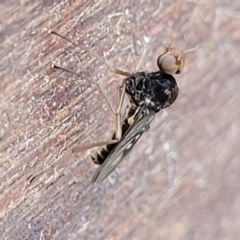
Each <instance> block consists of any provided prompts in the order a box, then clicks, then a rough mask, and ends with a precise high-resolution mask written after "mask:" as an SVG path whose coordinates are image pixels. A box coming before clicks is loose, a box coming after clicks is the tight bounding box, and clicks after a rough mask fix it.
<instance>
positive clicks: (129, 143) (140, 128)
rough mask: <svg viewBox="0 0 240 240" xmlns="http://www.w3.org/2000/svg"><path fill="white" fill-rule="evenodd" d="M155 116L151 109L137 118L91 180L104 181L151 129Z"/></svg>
mask: <svg viewBox="0 0 240 240" xmlns="http://www.w3.org/2000/svg"><path fill="white" fill-rule="evenodd" d="M154 116H155V112H153V111H151V112H149V113H148V114H147V115H146V116H144V117H140V118H139V119H138V118H137V119H136V121H135V122H134V124H133V125H132V126H131V127H130V128H129V130H128V131H127V132H126V134H125V135H124V136H123V138H122V139H121V140H120V142H119V143H118V144H117V145H116V146H115V148H114V149H113V150H112V152H111V153H110V154H109V156H108V157H107V159H106V160H105V161H104V163H103V164H102V165H101V166H100V167H99V168H98V169H97V170H96V172H95V173H94V175H93V177H92V180H91V182H92V183H94V182H101V181H103V180H104V179H105V178H107V177H108V176H109V175H110V174H111V173H112V172H113V171H114V169H115V168H116V167H117V166H118V164H119V163H120V162H121V161H122V160H123V158H124V157H125V156H126V155H127V154H128V153H129V152H130V151H131V149H132V148H133V146H134V145H135V144H136V142H137V141H138V139H139V138H140V137H141V136H142V134H143V133H144V132H145V131H147V130H148V129H149V126H150V123H151V121H152V120H153V118H154Z"/></svg>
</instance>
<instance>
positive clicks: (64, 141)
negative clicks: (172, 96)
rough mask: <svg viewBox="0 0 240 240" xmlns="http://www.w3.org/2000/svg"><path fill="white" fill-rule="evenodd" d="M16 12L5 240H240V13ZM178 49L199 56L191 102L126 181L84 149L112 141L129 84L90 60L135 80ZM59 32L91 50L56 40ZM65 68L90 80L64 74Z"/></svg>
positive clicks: (183, 100)
mask: <svg viewBox="0 0 240 240" xmlns="http://www.w3.org/2000/svg"><path fill="white" fill-rule="evenodd" d="M95 2H96V3H93V1H87V0H84V1H29V0H25V1H21V2H20V3H19V2H17V1H2V2H1V3H0V22H1V30H0V39H1V47H0V74H1V81H0V113H1V120H0V182H1V185H0V192H1V195H0V219H1V220H0V236H1V239H14V240H18V239H19V240H20V239H21V240H22V239H30V240H35V239H37V240H39V239H41V240H43V239H44V240H47V239H58V240H59V239H63V240H66V239H70V240H75V239H76V240H77V239H140V240H141V239H143V240H145V239H149V240H150V239H151V240H152V239H156V240H159V239H174V240H175V239H218V240H219V239H238V238H239V235H240V231H239V226H240V215H239V214H238V213H239V208H240V195H239V182H240V174H239V172H240V164H239V142H240V139H239V136H240V124H239V119H240V110H239V107H238V106H239V104H240V95H239V89H240V81H239V67H240V66H239V60H238V52H237V51H236V49H239V38H240V32H239V27H238V26H239V24H238V23H239V15H240V12H239V11H240V10H239V9H240V4H239V2H237V1H230V2H228V5H227V6H225V5H224V4H223V3H222V2H221V1H220V0H217V1H212V0H211V1H192V2H190V1H185V2H182V1H156V0H150V1H143V0H140V1H137V2H135V3H133V1H122V0H118V1H111V0H110V1H95ZM131 26H132V27H133V28H134V29H136V31H137V32H138V34H139V35H140V36H141V37H142V38H143V39H144V40H145V41H146V43H147V53H146V55H145V57H144V59H143V63H142V69H141V70H145V71H154V70H157V65H156V59H157V56H158V55H159V54H160V53H161V52H162V51H163V49H164V47H165V46H166V45H167V44H168V43H171V44H172V45H173V46H176V47H177V48H179V49H180V50H185V49H188V48H192V47H195V46H198V45H201V48H199V49H197V50H196V51H195V52H192V53H189V54H188V55H186V67H185V69H184V70H183V72H182V73H181V74H180V75H176V76H175V77H176V80H177V81H178V83H179V88H180V95H179V97H178V99H177V101H176V102H175V103H174V104H173V106H171V107H170V109H169V110H168V111H167V112H168V114H165V113H164V112H162V113H159V114H158V115H157V116H156V118H155V119H154V121H153V123H152V125H151V128H150V130H149V131H148V132H147V133H146V134H144V135H143V136H142V139H141V140H140V141H139V143H137V145H136V146H135V148H134V149H133V150H132V152H131V154H130V155H129V156H128V157H127V158H126V159H125V160H124V161H123V162H122V163H121V165H120V166H119V168H118V169H117V171H116V172H115V173H114V174H113V176H112V177H110V178H108V179H107V180H105V181H104V182H103V183H101V184H98V185H92V186H88V184H89V182H90V179H91V176H92V173H93V171H94V170H95V169H96V166H94V164H93V163H92V162H91V160H90V154H91V152H90V151H85V152H82V153H78V154H72V153H71V149H72V148H73V147H75V146H78V145H81V144H87V143H90V142H94V141H105V140H108V138H109V137H111V135H112V132H113V130H114V124H113V116H112V114H111V112H110V110H109V109H108V107H107V104H106V102H105V101H104V98H103V97H102V96H101V94H100V93H99V92H98V90H97V88H96V86H93V85H91V84H89V83H88V82H86V81H84V80H83V79H84V77H87V78H89V79H92V80H96V81H99V82H101V84H102V85H103V87H104V88H105V91H106V93H107V95H108V96H109V99H110V100H111V102H112V103H113V105H114V100H115V93H116V88H117V86H118V85H119V84H120V83H121V77H119V76H116V75H115V74H113V73H111V72H110V71H109V69H107V68H106V66H104V65H103V64H102V63H101V62H99V61H97V60H96V59H94V58H93V57H91V56H90V55H89V54H87V53H84V52H83V51H81V49H80V47H81V45H82V46H86V47H89V48H90V49H91V50H92V51H94V52H96V53H97V54H98V55H100V56H102V57H103V58H104V57H105V58H106V59H107V61H108V62H109V64H111V65H112V66H114V67H116V68H120V69H122V70H125V71H133V69H134V66H136V65H137V55H139V54H140V51H141V50H142V46H141V45H140V44H139V40H138V39H137V38H136V36H134V34H132V33H131ZM49 30H55V31H58V32H59V33H61V34H63V35H66V36H68V37H70V38H71V39H72V40H73V41H79V45H78V46H74V45H71V44H70V43H68V42H66V41H64V40H63V39H60V38H58V37H56V36H52V35H50V34H49V32H48V31H49ZM53 64H58V65H61V66H64V67H69V68H70V69H72V70H74V71H76V72H77V73H79V74H80V76H82V78H77V77H76V76H72V75H71V74H68V73H62V72H59V71H55V70H54V69H52V68H51V66H52V65H53Z"/></svg>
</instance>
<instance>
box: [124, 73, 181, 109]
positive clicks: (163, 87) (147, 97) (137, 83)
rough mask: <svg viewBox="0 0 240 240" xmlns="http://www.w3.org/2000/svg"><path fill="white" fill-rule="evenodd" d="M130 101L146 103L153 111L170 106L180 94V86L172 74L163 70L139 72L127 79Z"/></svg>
mask: <svg viewBox="0 0 240 240" xmlns="http://www.w3.org/2000/svg"><path fill="white" fill-rule="evenodd" d="M125 81H126V93H127V94H128V96H129V98H130V102H131V103H133V104H135V105H136V106H139V105H141V104H144V105H145V106H147V107H149V108H151V109H152V110H153V111H155V112H158V111H159V110H160V109H163V108H166V107H169V106H170V105H171V104H172V103H173V102H174V101H175V100H176V99H177V96H178V86H177V83H176V80H175V78H174V77H173V76H172V75H168V74H165V73H163V72H160V71H157V72H151V73H146V72H137V73H134V74H132V76H131V77H128V78H126V79H125Z"/></svg>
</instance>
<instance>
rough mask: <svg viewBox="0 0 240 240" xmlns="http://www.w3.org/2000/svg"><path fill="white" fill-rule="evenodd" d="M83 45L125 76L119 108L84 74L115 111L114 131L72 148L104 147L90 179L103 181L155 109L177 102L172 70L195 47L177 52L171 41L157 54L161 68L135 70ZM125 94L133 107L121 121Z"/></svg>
mask: <svg viewBox="0 0 240 240" xmlns="http://www.w3.org/2000/svg"><path fill="white" fill-rule="evenodd" d="M51 34H54V35H57V36H59V37H61V38H63V39H65V40H67V41H68V42H71V43H72V44H77V43H75V42H73V41H72V40H70V39H69V38H67V37H65V36H62V35H60V34H59V33H57V32H54V31H51ZM82 49H83V50H85V51H86V52H88V53H89V54H91V55H93V56H94V57H96V58H97V59H98V60H99V61H101V62H103V63H104V64H105V65H106V66H107V67H108V68H110V69H111V70H112V71H114V72H115V73H117V74H120V75H123V76H125V78H124V79H123V81H122V84H121V85H120V86H119V87H118V90H117V101H116V102H117V104H116V109H114V108H113V107H112V105H111V103H110V101H109V100H108V98H107V96H106V94H105V93H104V90H103V88H102V87H101V85H100V84H99V83H97V82H95V81H93V80H91V79H86V78H84V79H85V80H87V81H89V82H90V83H93V84H95V85H96V86H97V87H98V88H99V90H100V91H101V93H102V94H103V96H104V98H105V100H106V102H107V104H108V105H109V107H110V109H111V111H112V112H113V114H114V115H115V132H114V134H113V136H112V139H111V140H109V141H102V142H97V143H92V144H89V145H86V146H78V147H75V148H73V149H72V151H73V152H80V151H83V150H87V149H91V148H94V147H101V148H100V149H99V151H97V152H96V153H95V154H94V155H92V160H93V162H94V163H96V164H99V165H100V167H99V168H98V169H97V170H96V172H95V173H94V175H93V177H92V180H91V182H92V183H94V182H101V181H103V180H104V179H105V178H107V177H108V176H109V175H110V174H111V173H112V172H113V171H114V169H115V168H116V167H117V166H118V164H119V163H120V162H121V161H122V160H123V158H124V157H125V156H126V155H127V154H128V153H129V152H130V151H131V149H132V148H133V147H134V145H135V144H136V142H137V141H138V140H139V138H140V137H141V136H142V134H143V133H144V132H146V131H147V130H148V129H149V128H150V124H151V122H152V120H153V119H154V117H155V115H156V113H157V112H159V111H160V110H161V109H164V108H167V107H169V106H170V105H172V104H173V102H175V100H176V99H177V97H178V92H179V89H178V85H177V82H176V80H175V78H174V77H173V76H172V74H179V73H180V72H181V71H182V69H183V68H184V64H185V61H184V53H186V52H190V51H193V50H195V49H196V48H192V49H188V50H185V51H179V52H175V51H173V48H172V46H171V45H168V46H167V47H166V49H165V51H164V52H163V53H162V54H160V55H159V57H158V58H157V65H158V68H159V70H158V71H155V72H136V73H129V72H125V71H122V70H120V69H115V68H113V67H112V66H110V65H109V64H108V63H107V62H105V61H104V60H103V59H102V58H101V57H100V56H98V55H97V54H95V53H93V52H91V51H90V50H88V49H87V48H85V47H82ZM142 57H143V56H141V58H140V59H142ZM138 65H140V64H138ZM54 68H56V69H60V70H62V71H65V72H69V73H71V74H73V75H76V76H77V77H81V76H80V75H79V74H77V73H76V72H74V71H72V70H69V69H66V68H63V67H60V66H56V65H54ZM126 95H127V96H128V98H129V102H130V108H129V110H128V112H127V117H126V118H125V119H124V120H123V121H122V119H121V110H122V106H123V101H124V99H125V96H126Z"/></svg>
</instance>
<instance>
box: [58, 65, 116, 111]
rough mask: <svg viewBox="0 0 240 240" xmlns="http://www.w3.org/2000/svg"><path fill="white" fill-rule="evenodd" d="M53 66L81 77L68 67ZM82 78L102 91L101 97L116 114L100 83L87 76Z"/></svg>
mask: <svg viewBox="0 0 240 240" xmlns="http://www.w3.org/2000/svg"><path fill="white" fill-rule="evenodd" d="M53 68H55V69H59V70H62V71H64V72H68V73H71V74H73V75H75V76H77V77H79V78H82V77H81V76H80V74H78V73H76V72H74V71H72V70H70V69H68V68H64V67H60V66H57V65H54V66H53ZM84 80H86V81H88V82H90V83H92V84H95V85H96V86H97V87H98V89H99V90H100V92H101V93H102V95H103V97H104V98H105V100H106V102H107V104H108V106H109V108H110V109H111V111H112V113H113V114H114V115H117V112H116V111H115V109H114V108H113V106H112V104H111V103H110V101H109V100H108V98H107V95H106V93H105V92H104V90H103V88H102V87H101V85H100V84H99V83H98V82H95V81H93V80H91V79H88V78H85V77H84Z"/></svg>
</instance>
